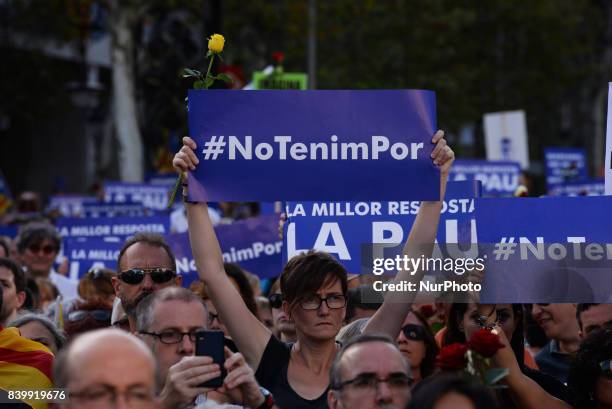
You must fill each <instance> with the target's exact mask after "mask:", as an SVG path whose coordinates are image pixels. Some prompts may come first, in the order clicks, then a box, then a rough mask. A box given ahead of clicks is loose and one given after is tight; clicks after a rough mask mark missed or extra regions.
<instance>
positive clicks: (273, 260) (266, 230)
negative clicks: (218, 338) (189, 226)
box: [166, 214, 282, 286]
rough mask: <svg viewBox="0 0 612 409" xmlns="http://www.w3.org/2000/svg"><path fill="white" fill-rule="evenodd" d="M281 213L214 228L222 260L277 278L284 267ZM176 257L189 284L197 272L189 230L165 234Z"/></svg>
mask: <svg viewBox="0 0 612 409" xmlns="http://www.w3.org/2000/svg"><path fill="white" fill-rule="evenodd" d="M278 220H279V215H278V214H271V215H265V216H259V217H252V218H248V219H244V220H240V221H237V222H233V223H232V224H227V225H218V226H216V227H215V232H216V233H217V238H218V239H219V244H220V245H221V251H222V253H223V260H224V261H225V262H230V263H236V264H238V265H240V267H242V268H243V269H245V270H248V271H250V272H251V273H253V274H256V275H258V276H259V277H262V278H265V277H276V276H278V275H280V272H281V270H282V264H281V263H282V255H281V253H282V241H281V240H280V238H279V236H278ZM166 238H167V240H168V243H169V244H170V246H171V247H172V250H173V251H174V254H175V256H176V265H177V271H178V273H179V274H182V275H183V284H184V285H185V286H188V285H189V283H191V282H192V281H193V280H197V277H198V273H197V271H196V268H195V262H194V260H193V255H192V253H191V246H190V244H189V235H188V234H187V233H180V234H169V235H167V236H166Z"/></svg>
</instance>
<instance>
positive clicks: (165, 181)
mask: <svg viewBox="0 0 612 409" xmlns="http://www.w3.org/2000/svg"><path fill="white" fill-rule="evenodd" d="M177 176H178V175H177V174H176V173H149V174H148V175H147V178H146V181H147V183H148V184H149V185H155V186H166V187H167V188H168V189H171V188H173V187H174V184H175V183H176V177H177Z"/></svg>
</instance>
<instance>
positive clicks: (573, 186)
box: [548, 178, 606, 196]
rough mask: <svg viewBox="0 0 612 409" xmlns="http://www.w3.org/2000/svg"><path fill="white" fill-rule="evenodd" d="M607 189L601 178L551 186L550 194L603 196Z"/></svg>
mask: <svg viewBox="0 0 612 409" xmlns="http://www.w3.org/2000/svg"><path fill="white" fill-rule="evenodd" d="M605 190H606V186H605V183H604V179H603V178H600V179H586V180H583V181H581V182H567V183H564V184H561V185H555V186H551V187H550V189H549V191H548V194H549V195H551V196H603V195H605V193H606V192H605Z"/></svg>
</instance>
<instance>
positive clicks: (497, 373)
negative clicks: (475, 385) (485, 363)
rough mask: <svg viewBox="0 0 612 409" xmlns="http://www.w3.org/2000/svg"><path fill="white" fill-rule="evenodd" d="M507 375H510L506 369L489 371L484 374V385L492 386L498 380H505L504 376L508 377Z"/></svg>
mask: <svg viewBox="0 0 612 409" xmlns="http://www.w3.org/2000/svg"><path fill="white" fill-rule="evenodd" d="M509 373H510V370H509V369H508V368H493V369H489V370H487V371H486V372H485V374H484V382H485V385H487V386H490V385H493V384H495V383H497V382H499V381H500V380H502V379H503V378H505V377H506V376H508V374H509Z"/></svg>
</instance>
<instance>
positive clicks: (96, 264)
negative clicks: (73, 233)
mask: <svg viewBox="0 0 612 409" xmlns="http://www.w3.org/2000/svg"><path fill="white" fill-rule="evenodd" d="M123 242H124V239H123V238H120V237H73V238H65V239H64V249H63V251H64V256H65V257H66V258H68V262H69V264H68V265H69V270H68V271H69V277H70V278H71V279H73V280H78V279H79V278H81V277H83V276H84V275H85V274H87V272H88V271H89V270H91V269H93V268H101V267H105V268H109V269H111V270H116V269H117V259H118V258H119V250H120V249H121V247H122V246H123Z"/></svg>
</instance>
